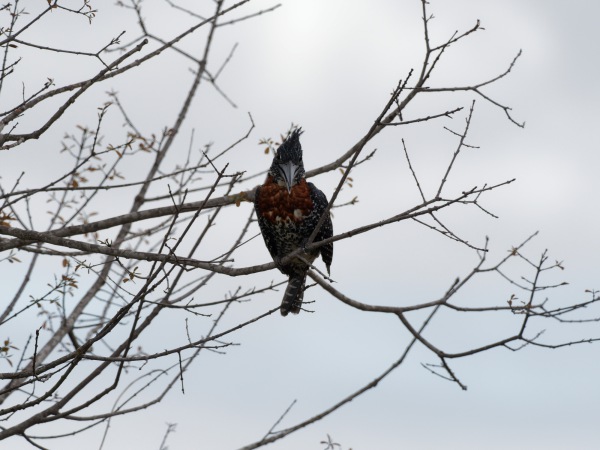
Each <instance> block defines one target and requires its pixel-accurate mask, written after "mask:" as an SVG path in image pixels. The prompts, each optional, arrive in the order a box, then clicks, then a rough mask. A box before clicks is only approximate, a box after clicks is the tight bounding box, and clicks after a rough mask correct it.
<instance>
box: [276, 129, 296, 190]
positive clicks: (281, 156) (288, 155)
mask: <svg viewBox="0 0 600 450" xmlns="http://www.w3.org/2000/svg"><path fill="white" fill-rule="evenodd" d="M300 134H302V130H301V129H300V128H296V129H295V130H294V131H292V133H291V134H290V135H289V136H288V137H287V139H286V140H285V141H283V143H282V144H281V145H280V146H279V148H278V149H277V151H276V152H275V157H274V158H273V163H272V164H271V168H270V169H269V175H271V177H272V178H273V180H274V181H275V182H276V183H277V184H279V185H280V186H282V187H285V188H286V189H287V191H288V193H289V192H291V191H292V187H293V186H294V185H295V184H297V183H299V182H300V180H301V179H302V178H303V177H304V163H303V162H302V146H301V145H300Z"/></svg>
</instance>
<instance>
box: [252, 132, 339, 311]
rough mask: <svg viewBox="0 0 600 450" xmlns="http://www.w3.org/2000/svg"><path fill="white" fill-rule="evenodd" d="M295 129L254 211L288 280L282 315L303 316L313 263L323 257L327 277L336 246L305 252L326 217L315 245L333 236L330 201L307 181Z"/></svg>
mask: <svg viewBox="0 0 600 450" xmlns="http://www.w3.org/2000/svg"><path fill="white" fill-rule="evenodd" d="M302 132H303V130H302V129H301V128H299V127H298V128H295V129H294V130H293V131H292V132H291V133H290V134H289V135H288V137H287V138H286V139H285V140H284V141H283V143H282V144H281V145H280V146H279V147H278V148H277V151H276V152H275V155H274V157H273V161H272V163H271V167H270V168H269V171H268V173H267V178H266V180H265V182H264V183H263V184H262V185H261V186H259V187H258V188H257V190H256V193H255V199H254V210H255V211H256V216H257V219H258V224H259V227H260V231H261V234H262V236H263V239H264V241H265V245H266V247H267V249H268V250H269V253H270V254H271V257H272V258H273V261H275V264H276V266H277V268H278V269H279V270H280V271H281V272H282V273H283V274H285V275H287V276H288V277H289V279H288V284H287V287H286V289H285V293H284V295H283V300H282V302H281V307H280V312H281V315H282V316H287V315H288V313H290V312H291V313H293V314H298V313H299V312H300V310H301V308H302V300H303V298H304V289H305V285H306V275H307V272H308V269H309V266H310V264H312V263H313V262H314V260H315V259H316V258H317V257H318V256H319V254H320V255H321V258H322V259H323V262H324V263H325V266H326V267H327V273H330V267H331V262H332V260H333V243H332V242H330V243H327V244H325V245H322V246H320V247H318V248H315V249H311V250H309V251H306V250H305V249H304V248H305V245H306V243H307V241H308V239H309V237H310V236H311V234H312V233H313V231H314V230H315V228H316V226H317V223H318V222H319V219H320V218H321V216H322V215H323V214H324V213H326V217H325V220H324V221H323V223H322V225H321V227H320V228H319V230H318V232H317V235H316V237H315V242H318V241H321V240H323V239H327V238H330V237H331V236H333V225H332V222H331V214H330V213H329V211H327V212H326V210H327V205H328V203H329V201H328V200H327V197H326V196H325V194H324V193H323V192H322V191H321V190H319V189H318V188H317V187H316V186H315V185H314V184H313V183H310V182H307V181H306V178H305V170H304V163H303V160H302V146H301V144H300V135H301V134H302ZM297 249H303V253H301V254H300V255H299V256H298V257H295V258H293V259H292V260H291V261H289V262H285V263H283V262H282V259H283V258H284V257H285V256H286V255H288V254H290V253H291V252H293V251H295V250H297Z"/></svg>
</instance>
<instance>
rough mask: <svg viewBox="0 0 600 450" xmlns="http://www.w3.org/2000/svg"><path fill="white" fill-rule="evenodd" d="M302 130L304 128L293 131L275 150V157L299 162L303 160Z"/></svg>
mask: <svg viewBox="0 0 600 450" xmlns="http://www.w3.org/2000/svg"><path fill="white" fill-rule="evenodd" d="M302 132H303V130H302V128H296V129H295V130H294V131H292V132H291V134H290V135H289V136H288V137H287V138H286V140H285V141H283V143H282V144H281V145H280V146H279V148H278V149H277V152H275V158H276V159H278V160H279V161H280V162H288V161H292V162H294V163H296V164H299V163H300V162H301V161H302V146H301V145H300V135H301V134H302Z"/></svg>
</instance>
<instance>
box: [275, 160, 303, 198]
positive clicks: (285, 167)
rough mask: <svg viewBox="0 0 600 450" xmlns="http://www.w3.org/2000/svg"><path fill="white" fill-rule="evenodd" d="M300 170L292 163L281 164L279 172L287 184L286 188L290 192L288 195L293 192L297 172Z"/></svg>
mask: <svg viewBox="0 0 600 450" xmlns="http://www.w3.org/2000/svg"><path fill="white" fill-rule="evenodd" d="M298 169H300V166H298V165H297V164H294V163H293V162H291V161H288V162H286V163H283V164H279V171H280V172H281V175H282V176H283V181H284V182H285V187H286V188H287V190H288V194H290V193H291V192H292V186H294V178H295V177H296V172H298Z"/></svg>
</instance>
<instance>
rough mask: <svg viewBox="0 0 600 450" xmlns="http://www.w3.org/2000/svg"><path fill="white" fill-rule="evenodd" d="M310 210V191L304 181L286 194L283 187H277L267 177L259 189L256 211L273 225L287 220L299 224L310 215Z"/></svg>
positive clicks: (311, 203)
mask: <svg viewBox="0 0 600 450" xmlns="http://www.w3.org/2000/svg"><path fill="white" fill-rule="evenodd" d="M312 208H313V202H312V200H311V198H310V189H309V188H308V184H307V183H306V180H304V179H303V180H301V181H300V183H298V184H296V185H295V186H294V187H293V188H292V191H291V192H290V193H288V191H287V189H286V188H285V187H283V186H279V185H278V184H277V183H276V182H275V181H273V178H272V177H271V176H270V175H269V176H267V180H266V181H265V184H263V185H262V187H261V188H260V193H259V196H258V210H259V211H260V214H261V215H262V216H263V217H264V218H265V219H267V220H269V221H271V222H273V223H276V222H281V221H288V220H289V221H293V222H300V221H302V220H303V219H304V218H305V216H308V215H309V214H310V212H311V211H312Z"/></svg>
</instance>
